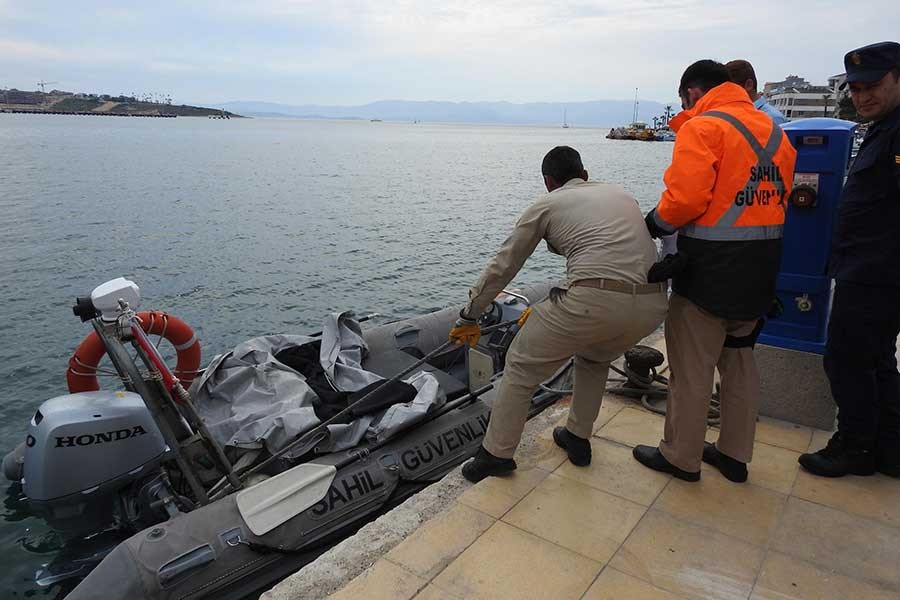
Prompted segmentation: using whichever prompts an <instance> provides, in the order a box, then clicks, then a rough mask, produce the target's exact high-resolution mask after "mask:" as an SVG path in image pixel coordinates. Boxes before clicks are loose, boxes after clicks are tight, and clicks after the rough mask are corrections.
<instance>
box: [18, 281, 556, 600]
mask: <svg viewBox="0 0 900 600" xmlns="http://www.w3.org/2000/svg"><path fill="white" fill-rule="evenodd" d="M549 287H550V286H549V285H542V286H533V287H529V288H526V289H524V290H521V291H517V292H507V291H504V293H503V294H501V295H500V296H498V298H497V299H496V300H495V301H494V302H493V304H492V305H491V307H490V309H489V310H488V311H487V312H486V313H485V314H484V315H482V317H481V318H480V320H479V324H480V325H481V327H482V332H483V335H482V337H481V340H480V341H479V342H478V344H477V345H476V346H474V347H471V348H470V347H467V346H457V345H453V344H450V343H449V342H447V334H448V332H449V330H450V329H451V328H452V326H453V323H454V321H455V320H456V318H457V311H458V309H456V308H448V309H444V310H441V311H437V312H434V313H430V314H426V315H422V316H419V317H415V318H410V319H405V320H401V321H397V322H393V323H389V324H385V325H379V326H373V327H370V328H368V329H363V328H362V326H361V325H360V322H361V321H363V320H365V318H363V319H359V320H357V319H355V318H354V317H353V315H352V314H349V313H343V314H339V315H331V316H329V317H328V318H327V319H326V320H325V323H324V325H323V329H322V331H321V332H317V333H313V334H310V335H277V336H263V337H259V338H254V339H253V340H249V341H247V342H245V343H242V344H240V345H238V346H237V347H235V348H234V349H233V350H231V351H229V352H226V353H223V354H220V355H218V356H216V357H215V358H214V359H213V360H212V361H211V362H210V363H209V365H208V366H206V367H205V368H203V369H201V368H200V349H199V343H198V342H197V339H196V336H194V334H193V332H192V330H191V329H190V327H189V326H187V325H186V324H185V323H183V322H182V321H181V320H179V319H177V318H175V317H174V316H172V315H167V314H165V313H162V312H158V311H146V312H136V311H137V309H138V306H139V303H140V290H139V288H138V286H137V285H135V284H134V283H133V282H131V281H129V280H127V279H124V278H119V279H115V280H112V281H109V282H106V283H105V284H103V285H101V286H99V287H97V288H96V289H95V290H94V291H93V292H92V293H91V295H90V296H88V297H84V298H79V299H78V301H77V302H76V305H75V307H74V312H75V314H76V315H77V316H79V317H81V320H82V321H83V322H85V323H90V325H91V326H92V329H93V331H92V332H91V333H90V334H89V335H88V337H87V338H85V340H84V342H82V344H81V345H80V346H79V348H78V350H76V352H75V354H74V355H73V356H72V359H71V360H70V361H69V368H68V372H67V382H68V387H69V393H68V394H66V395H62V396H59V397H56V398H52V399H49V400H47V401H45V402H44V403H43V404H41V406H40V407H39V408H38V410H37V411H36V412H35V414H34V416H33V418H32V419H31V422H30V423H29V424H28V427H27V433H26V436H25V441H24V442H23V443H22V444H20V445H19V446H18V447H17V448H16V449H14V450H13V451H11V452H10V453H9V454H7V455H6V456H5V458H4V460H3V470H4V473H5V475H6V477H7V478H8V479H10V480H11V481H14V482H17V484H18V485H21V486H22V490H23V493H24V496H25V497H26V498H27V503H28V507H29V509H30V510H31V511H32V512H34V513H35V514H36V515H38V516H40V517H42V518H43V519H45V520H46V521H47V523H48V524H49V525H50V526H51V527H52V528H53V529H54V530H55V531H57V532H58V533H59V534H60V536H61V537H62V538H63V539H64V540H66V543H65V545H64V548H63V550H62V551H61V552H60V553H59V555H58V556H57V557H56V559H55V560H54V561H53V562H52V563H50V564H48V565H47V566H46V567H45V568H44V569H42V570H41V571H39V572H38V573H37V574H36V580H37V582H38V583H39V584H41V585H45V586H46V585H53V584H59V583H61V584H63V585H66V586H67V587H68V588H69V589H71V590H72V591H71V592H70V593H69V595H68V596H67V597H68V598H71V599H76V600H78V599H82V598H84V599H87V598H97V597H103V598H141V597H143V598H153V599H176V598H177V599H194V598H241V597H245V596H247V595H248V594H251V593H253V592H255V591H258V590H261V589H264V588H267V587H271V585H272V584H273V583H274V582H275V581H277V580H279V579H281V578H283V577H284V576H286V575H287V574H289V573H291V572H293V571H296V570H297V569H298V568H300V567H302V566H303V565H304V564H306V563H308V562H310V561H311V560H313V559H315V558H316V557H317V556H318V555H319V554H321V553H322V552H323V551H324V550H326V549H327V548H329V547H330V546H331V545H333V544H335V543H337V542H338V541H340V540H341V539H344V538H346V537H347V536H348V535H350V534H352V533H353V532H354V531H356V530H357V529H358V528H359V527H361V526H362V525H364V524H365V523H367V522H369V521H371V520H372V519H374V518H375V517H377V516H378V515H380V514H382V513H384V512H385V511H387V510H389V509H390V508H392V507H394V506H396V505H398V504H399V503H401V502H403V501H404V500H405V499H406V498H408V497H409V496H411V495H412V494H415V493H416V492H417V491H419V490H421V489H423V488H424V487H425V486H427V485H428V484H429V483H432V482H434V481H436V480H438V479H440V478H441V477H442V476H444V475H445V474H446V473H447V472H449V471H450V470H452V469H453V468H455V467H456V466H458V465H459V464H460V463H462V462H464V461H465V460H467V459H468V458H469V457H470V456H472V455H473V454H474V453H475V451H476V450H477V449H478V447H479V446H480V444H481V440H482V438H483V436H484V433H485V431H486V428H487V424H488V418H489V415H490V401H491V398H492V396H493V393H494V387H495V386H496V384H497V381H498V379H499V378H500V377H501V376H502V370H503V365H504V361H505V356H506V351H507V349H508V348H509V345H510V342H511V341H512V339H513V337H514V336H515V334H516V332H517V331H518V324H517V322H516V321H517V319H518V317H519V316H520V315H521V313H522V312H523V311H524V310H525V308H527V307H528V306H529V304H530V303H531V300H539V299H541V298H544V297H545V296H546V295H547V292H548V291H549ZM151 336H158V337H159V340H157V341H156V342H154V341H153V339H152V337H151ZM163 339H166V340H168V341H169V342H170V344H171V347H172V349H173V351H174V353H175V354H176V355H177V365H176V366H175V368H174V369H170V368H169V367H168V366H167V362H171V358H172V357H169V356H167V357H164V356H163V354H161V351H160V350H159V346H160V345H159V342H160V341H162V340H163ZM164 350H165V349H164ZM103 357H108V361H109V363H111V365H112V367H111V368H110V367H109V366H103V364H101V362H102V359H103ZM104 373H106V374H109V375H111V376H112V377H113V378H114V379H116V380H118V381H119V382H121V385H119V386H110V387H119V388H120V389H114V390H101V389H100V386H99V384H98V380H97V375H101V374H104ZM564 376H565V374H560V375H559V377H560V378H562V377H564ZM557 383H558V382H557ZM559 387H561V386H560V385H554V382H553V381H551V382H549V385H547V386H545V387H542V389H541V390H539V391H538V392H537V393H536V394H535V396H534V398H533V400H532V408H531V415H532V416H533V415H535V414H537V413H538V412H540V411H541V410H543V409H544V408H546V407H548V406H550V405H552V404H553V403H554V402H555V401H556V400H558V399H559V398H560V396H561V393H562V391H561V390H560V389H558V388H559ZM73 586H74V589H73Z"/></svg>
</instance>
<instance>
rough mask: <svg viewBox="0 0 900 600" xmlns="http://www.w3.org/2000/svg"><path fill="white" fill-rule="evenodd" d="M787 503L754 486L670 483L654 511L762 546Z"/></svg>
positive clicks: (719, 481)
mask: <svg viewBox="0 0 900 600" xmlns="http://www.w3.org/2000/svg"><path fill="white" fill-rule="evenodd" d="M786 501H787V496H786V495H785V494H779V493H778V492H773V491H772V490H767V489H765V488H761V487H757V486H755V485H750V484H746V483H740V484H739V483H732V482H731V481H728V480H727V479H725V478H724V477H703V478H701V479H700V481H699V482H696V483H688V482H684V481H679V480H673V481H672V483H670V484H669V485H668V486H667V487H666V489H665V490H663V493H662V494H660V496H659V498H658V499H657V500H656V502H655V503H654V504H653V508H654V509H657V510H661V511H663V512H665V513H667V514H670V515H672V516H674V517H676V518H678V519H680V520H682V521H687V522H689V523H693V524H695V525H700V526H702V527H708V528H710V529H714V530H716V531H718V532H720V533H724V534H726V535H730V536H733V537H736V538H738V539H741V540H744V541H745V542H749V543H751V544H754V545H756V546H763V545H765V543H766V542H767V541H768V540H769V537H770V536H771V535H772V534H773V533H774V531H775V527H776V525H777V524H778V519H779V517H780V516H781V513H782V511H783V510H784V505H785V502H786Z"/></svg>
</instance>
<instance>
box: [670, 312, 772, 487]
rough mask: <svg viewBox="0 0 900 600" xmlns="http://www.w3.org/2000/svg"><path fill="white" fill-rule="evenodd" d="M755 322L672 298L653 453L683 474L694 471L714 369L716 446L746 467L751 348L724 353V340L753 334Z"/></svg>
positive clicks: (754, 376)
mask: <svg viewBox="0 0 900 600" xmlns="http://www.w3.org/2000/svg"><path fill="white" fill-rule="evenodd" d="M755 326H756V321H755V320H754V321H730V320H728V319H722V318H719V317H716V316H714V315H712V314H710V313H708V312H706V311H705V310H703V309H702V308H700V307H699V306H697V305H696V304H694V303H693V302H691V301H690V300H688V299H686V298H684V297H682V296H679V295H677V294H672V298H671V300H670V301H669V316H668V317H667V318H666V351H667V353H668V355H669V357H668V358H669V367H670V369H671V374H670V376H669V398H668V400H667V402H666V428H665V433H664V436H665V437H663V439H662V441H661V442H660V444H659V450H660V452H662V454H663V456H665V457H666V460H668V461H669V462H670V463H672V464H673V465H675V466H676V467H678V468H679V469H682V470H684V471H689V472H696V471H699V470H700V462H701V460H702V456H703V442H704V439H705V437H706V415H707V412H708V411H709V402H710V398H711V396H712V391H713V379H714V376H715V369H716V367H718V369H719V375H720V376H721V379H722V387H721V391H720V400H721V413H722V419H721V426H720V431H719V439H718V441H717V442H716V447H717V448H718V449H719V451H720V452H722V453H723V454H725V455H726V456H730V457H731V458H734V459H736V460H739V461H741V462H745V463H748V462H750V460H751V458H753V437H754V435H755V433H756V416H757V413H758V411H759V395H760V389H759V373H758V372H757V370H756V362H755V361H754V360H753V349H752V348H725V347H723V344H724V343H725V336H726V335H732V336H736V337H740V336H745V335H749V334H750V333H752V332H753V328H754V327H755Z"/></svg>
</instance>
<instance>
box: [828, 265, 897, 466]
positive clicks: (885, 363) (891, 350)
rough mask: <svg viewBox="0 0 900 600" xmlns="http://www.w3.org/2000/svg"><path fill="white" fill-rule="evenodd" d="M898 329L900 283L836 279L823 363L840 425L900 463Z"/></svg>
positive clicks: (854, 437) (860, 443)
mask: <svg viewBox="0 0 900 600" xmlns="http://www.w3.org/2000/svg"><path fill="white" fill-rule="evenodd" d="M898 333H900V287H876V286H870V285H862V284H857V283H851V282H849V281H837V282H836V285H835V289H834V301H833V305H832V310H831V320H830V321H829V323H828V342H827V345H826V348H825V360H824V366H825V374H826V375H827V376H828V380H829V382H830V383H831V393H832V395H833V396H834V400H835V402H836V403H837V406H838V431H840V432H841V435H842V436H843V437H845V438H846V439H847V441H848V442H850V443H852V444H854V445H858V446H860V447H865V448H872V449H876V450H877V451H878V454H879V457H880V458H881V459H882V460H886V461H889V462H891V463H900V372H898V371H897V359H896V350H897V349H896V340H897V335H898Z"/></svg>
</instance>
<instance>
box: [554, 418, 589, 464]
mask: <svg viewBox="0 0 900 600" xmlns="http://www.w3.org/2000/svg"><path fill="white" fill-rule="evenodd" d="M553 441H554V442H556V445H557V446H559V447H560V448H562V449H563V450H565V451H566V453H567V454H568V455H569V461H570V462H571V463H572V464H573V465H575V466H577V467H586V466H588V465H589V464H591V442H590V440H586V439H584V438H580V437H578V436H577V435H575V434H574V433H572V432H571V431H569V430H568V429H566V428H565V427H556V428H554V429H553Z"/></svg>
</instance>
